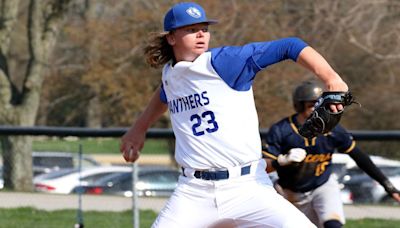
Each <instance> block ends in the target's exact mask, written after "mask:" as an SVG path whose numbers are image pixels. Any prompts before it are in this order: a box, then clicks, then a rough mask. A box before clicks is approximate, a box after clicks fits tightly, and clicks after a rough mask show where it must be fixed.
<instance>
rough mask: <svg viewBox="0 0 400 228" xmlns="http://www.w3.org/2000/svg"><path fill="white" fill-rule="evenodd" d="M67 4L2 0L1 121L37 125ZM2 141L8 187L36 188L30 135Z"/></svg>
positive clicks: (56, 0) (45, 0) (47, 0)
mask: <svg viewBox="0 0 400 228" xmlns="http://www.w3.org/2000/svg"><path fill="white" fill-rule="evenodd" d="M69 2H70V1H68V0H40V1H39V0H30V1H19V0H3V1H1V2H0V9H1V11H0V20H1V26H0V40H1V42H0V107H1V109H0V124H2V125H14V126H33V125H34V124H35V119H36V115H37V111H38V107H39V103H40V92H41V89H42V83H43V80H44V73H45V70H46V68H47V65H48V63H49V59H50V57H51V54H52V50H53V48H54V45H55V44H56V41H57V35H58V31H59V28H60V26H61V24H62V19H63V16H64V14H65V13H66V12H67V6H68V5H69ZM19 13H20V14H19ZM21 20H26V25H25V26H21V23H20V21H21ZM23 32H25V34H24V33H23ZM11 47H16V48H11ZM1 144H2V150H3V165H4V182H5V187H7V188H11V189H15V190H21V191H30V190H32V156H31V145H32V141H31V138H30V137H28V136H4V137H2V138H1Z"/></svg>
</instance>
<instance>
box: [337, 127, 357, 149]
mask: <svg viewBox="0 0 400 228" xmlns="http://www.w3.org/2000/svg"><path fill="white" fill-rule="evenodd" d="M332 135H333V137H334V139H335V147H336V148H337V149H338V151H339V152H341V153H349V152H351V151H352V150H353V149H354V147H355V141H354V139H353V136H352V135H351V134H350V133H349V132H348V131H346V129H344V128H343V127H342V126H341V125H337V126H336V127H335V128H334V129H333V130H332Z"/></svg>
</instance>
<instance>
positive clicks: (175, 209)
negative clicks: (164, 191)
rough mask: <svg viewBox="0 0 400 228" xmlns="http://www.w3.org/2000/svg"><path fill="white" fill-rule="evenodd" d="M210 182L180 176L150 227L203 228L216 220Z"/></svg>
mask: <svg viewBox="0 0 400 228" xmlns="http://www.w3.org/2000/svg"><path fill="white" fill-rule="evenodd" d="M212 188H213V186H212V182H210V181H203V180H198V179H189V178H186V177H183V176H181V177H180V178H179V184H178V186H177V188H176V189H175V191H174V193H173V194H172V196H171V197H170V199H169V200H168V202H167V203H166V205H165V206H164V208H163V209H162V210H161V212H160V213H159V215H158V217H157V219H156V220H155V222H154V223H153V225H152V227H153V228H155V227H161V228H163V227H174V228H175V227H176V228H181V227H182V228H186V227H194V228H204V227H207V226H209V225H210V224H211V223H212V222H213V221H216V220H217V215H218V213H217V210H216V207H215V201H214V195H213V190H212Z"/></svg>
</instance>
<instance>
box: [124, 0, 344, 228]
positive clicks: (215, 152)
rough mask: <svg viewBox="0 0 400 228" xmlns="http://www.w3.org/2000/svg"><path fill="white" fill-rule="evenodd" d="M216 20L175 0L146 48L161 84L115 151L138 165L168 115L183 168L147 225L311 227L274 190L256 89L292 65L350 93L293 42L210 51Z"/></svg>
mask: <svg viewBox="0 0 400 228" xmlns="http://www.w3.org/2000/svg"><path fill="white" fill-rule="evenodd" d="M215 23H216V21H215V20H209V19H208V18H207V17H206V13H205V11H204V9H203V8H202V7H201V6H200V5H198V4H195V3H190V2H186V3H178V4H176V5H174V6H173V7H172V8H171V9H170V10H169V11H168V12H167V13H166V15H165V17H164V31H163V32H161V33H159V34H158V35H157V36H155V37H153V38H152V39H151V40H150V43H149V44H148V46H147V47H146V48H145V56H146V59H147V62H148V63H149V64H150V65H151V66H152V67H161V66H164V67H163V70H162V85H161V86H160V88H158V89H157V90H156V92H155V94H154V95H153V97H152V98H151V101H150V103H149V104H148V106H147V107H146V109H145V110H144V112H143V113H142V114H141V115H140V116H139V117H138V119H137V120H136V122H135V123H134V124H133V125H132V127H131V128H130V129H129V130H128V132H127V133H126V134H125V135H124V136H123V137H122V140H121V147H120V150H121V152H122V154H123V157H124V159H125V160H126V161H129V162H134V161H136V159H137V158H138V157H139V151H140V149H141V148H142V147H143V144H144V140H145V134H146V131H147V129H148V128H149V127H150V125H151V124H152V123H154V122H155V121H156V120H157V119H158V118H159V117H160V116H161V115H162V114H163V113H164V112H165V111H167V110H168V111H169V114H170V119H171V122H172V128H173V131H174V134H175V138H176V148H175V159H176V161H177V163H178V164H179V165H180V166H181V167H182V175H181V176H180V178H179V184H178V186H177V188H176V189H175V191H174V193H173V194H172V196H171V197H170V199H169V200H168V202H167V204H166V205H165V207H164V208H163V209H162V210H161V212H160V213H159V215H158V217H157V219H156V221H155V222H154V223H153V227H185V228H186V227H191V228H193V227H210V226H211V227H221V226H224V225H225V224H227V223H229V224H230V226H232V224H234V226H236V227H315V226H314V225H313V224H312V223H311V222H310V221H309V220H308V219H307V217H306V216H305V215H304V214H303V213H301V212H300V211H299V210H298V209H297V208H296V207H294V206H293V205H292V204H291V203H290V202H288V201H287V200H285V199H284V198H283V197H282V196H280V195H279V194H278V193H277V192H276V191H275V190H274V188H273V186H272V183H271V181H270V180H269V178H268V175H267V173H266V172H265V169H266V163H265V160H264V159H262V156H261V153H260V151H261V139H260V135H259V128H258V127H259V124H258V117H257V112H256V108H255V104H254V98H253V90H252V84H253V81H254V77H255V76H256V74H257V72H259V71H261V70H262V69H264V68H266V67H268V66H269V65H272V64H274V63H278V62H281V61H283V60H286V59H291V60H293V61H295V62H297V63H300V64H301V65H303V66H305V67H306V68H308V69H309V70H311V71H312V72H313V73H315V74H317V76H318V77H319V78H320V79H321V81H323V82H324V83H325V85H326V86H327V87H328V88H329V90H333V91H347V90H348V87H347V85H346V83H344V82H343V80H342V79H341V78H340V76H339V75H338V74H336V73H335V71H334V70H333V69H332V68H331V67H330V65H329V64H328V63H327V62H326V61H325V59H324V58H323V57H322V56H321V55H319V54H318V53H317V52H316V51H315V50H314V49H313V48H311V47H309V46H308V45H307V44H305V43H304V42H303V41H302V40H301V39H299V38H285V39H280V40H275V41H269V42H258V43H249V44H246V45H244V46H223V47H219V48H214V49H210V50H209V49H208V44H209V41H210V32H209V31H208V27H209V25H212V24H215ZM342 108H343V107H342V106H341V105H337V106H336V105H333V106H332V107H331V109H332V111H338V110H341V109H342ZM221 223H222V225H221ZM217 224H218V225H217Z"/></svg>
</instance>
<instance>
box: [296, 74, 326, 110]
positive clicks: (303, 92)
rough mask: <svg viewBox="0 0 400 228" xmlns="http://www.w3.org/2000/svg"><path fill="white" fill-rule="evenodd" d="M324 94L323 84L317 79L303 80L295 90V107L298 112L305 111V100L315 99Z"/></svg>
mask: <svg viewBox="0 0 400 228" xmlns="http://www.w3.org/2000/svg"><path fill="white" fill-rule="evenodd" d="M321 94H322V86H321V85H320V84H318V83H317V82H315V81H305V82H302V83H301V84H300V85H299V86H297V87H296V89H295V90H294V91H293V98H292V99H293V107H294V109H295V110H296V112H303V111H304V102H305V101H315V100H317V99H318V98H319V97H320V96H321Z"/></svg>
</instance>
